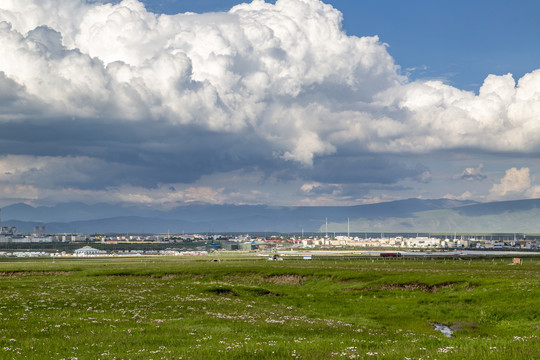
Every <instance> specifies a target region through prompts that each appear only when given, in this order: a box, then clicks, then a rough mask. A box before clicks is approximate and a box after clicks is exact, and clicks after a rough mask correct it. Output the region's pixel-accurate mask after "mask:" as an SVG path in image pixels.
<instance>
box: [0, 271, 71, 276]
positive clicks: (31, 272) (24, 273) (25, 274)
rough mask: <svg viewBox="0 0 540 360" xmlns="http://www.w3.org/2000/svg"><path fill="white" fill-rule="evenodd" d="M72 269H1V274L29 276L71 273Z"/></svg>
mask: <svg viewBox="0 0 540 360" xmlns="http://www.w3.org/2000/svg"><path fill="white" fill-rule="evenodd" d="M71 273H72V272H71V271H41V270H36V271H28V270H25V271H0V276H6V277H11V276H29V275H65V274H71Z"/></svg>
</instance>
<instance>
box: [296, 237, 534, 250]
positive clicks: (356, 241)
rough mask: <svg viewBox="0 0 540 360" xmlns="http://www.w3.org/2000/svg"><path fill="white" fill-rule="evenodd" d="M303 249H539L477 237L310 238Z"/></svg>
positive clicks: (531, 244) (525, 242) (523, 242)
mask: <svg viewBox="0 0 540 360" xmlns="http://www.w3.org/2000/svg"><path fill="white" fill-rule="evenodd" d="M300 242H301V245H302V246H303V247H391V248H407V249H411V248H437V249H465V248H466V249H497V248H520V249H538V248H540V241H537V240H516V239H515V238H514V239H513V240H507V241H502V240H490V239H481V238H475V237H463V236H461V237H459V238H457V237H455V238H448V237H444V238H437V237H431V236H416V237H410V238H408V237H403V236H396V237H384V236H382V235H381V237H379V238H371V237H370V238H368V237H365V238H360V237H350V236H336V237H334V238H329V237H322V238H310V239H302V240H300Z"/></svg>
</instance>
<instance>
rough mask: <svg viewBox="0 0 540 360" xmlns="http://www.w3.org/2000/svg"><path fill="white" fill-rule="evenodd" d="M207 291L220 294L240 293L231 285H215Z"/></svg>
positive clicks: (231, 294)
mask: <svg viewBox="0 0 540 360" xmlns="http://www.w3.org/2000/svg"><path fill="white" fill-rule="evenodd" d="M206 292H209V293H211V294H215V295H220V296H237V295H238V294H237V293H236V292H235V291H234V290H233V289H232V288H230V287H214V288H210V289H207V290H206Z"/></svg>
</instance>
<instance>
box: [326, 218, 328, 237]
mask: <svg viewBox="0 0 540 360" xmlns="http://www.w3.org/2000/svg"><path fill="white" fill-rule="evenodd" d="M326 237H328V218H326Z"/></svg>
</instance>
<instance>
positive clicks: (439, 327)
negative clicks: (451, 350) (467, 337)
mask: <svg viewBox="0 0 540 360" xmlns="http://www.w3.org/2000/svg"><path fill="white" fill-rule="evenodd" d="M433 328H434V329H435V330H438V331H440V332H442V333H443V335H444V336H446V337H452V333H453V331H452V329H450V328H449V327H448V326H446V325H443V324H441V323H433Z"/></svg>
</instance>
